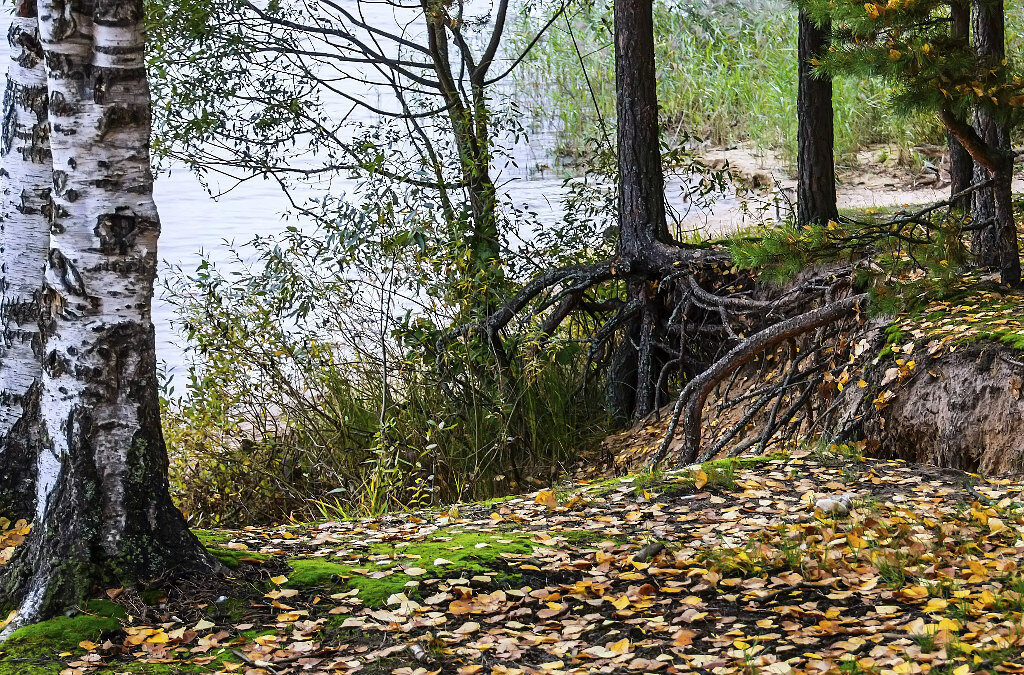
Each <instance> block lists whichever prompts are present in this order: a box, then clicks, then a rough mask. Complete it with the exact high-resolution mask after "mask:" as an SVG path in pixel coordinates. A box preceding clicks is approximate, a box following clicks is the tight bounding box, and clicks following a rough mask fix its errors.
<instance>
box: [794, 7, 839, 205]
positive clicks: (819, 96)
mask: <svg viewBox="0 0 1024 675" xmlns="http://www.w3.org/2000/svg"><path fill="white" fill-rule="evenodd" d="M799 24H800V25H799V36H798V50H797V58H798V59H799V63H800V65H799V78H800V79H799V84H798V90H797V120H798V128H797V146H798V147H797V174H798V177H797V221H798V222H799V223H800V224H801V225H806V224H809V223H823V222H827V221H829V220H833V219H835V218H837V217H838V216H839V211H838V210H837V209H836V169H835V161H834V159H833V157H832V149H833V142H834V139H833V134H834V131H833V128H832V80H831V79H829V78H823V77H816V76H815V75H814V73H813V69H814V64H813V63H812V59H814V58H815V57H817V56H818V55H819V54H821V53H822V52H823V51H824V50H826V49H828V40H829V33H830V32H831V31H830V29H829V27H828V26H822V27H818V26H816V25H815V24H814V22H813V21H812V20H811V19H810V17H808V16H807V15H806V14H805V13H804V12H803V11H801V12H800V16H799Z"/></svg>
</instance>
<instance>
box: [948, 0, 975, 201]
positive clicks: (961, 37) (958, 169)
mask: <svg viewBox="0 0 1024 675" xmlns="http://www.w3.org/2000/svg"><path fill="white" fill-rule="evenodd" d="M970 30H971V8H970V5H969V4H968V3H967V2H953V3H951V5H950V36H951V37H952V38H953V39H954V40H957V41H961V42H962V43H963V45H964V46H967V45H968V44H969V40H970ZM946 138H947V147H948V148H949V181H950V185H949V194H950V195H956V194H959V193H961V192H963V191H964V190H966V189H967V188H969V187H970V186H971V183H973V181H974V160H973V159H972V158H971V154H970V153H969V152H967V150H966V149H965V148H964V146H963V145H961V143H960V141H959V140H957V138H956V135H955V134H953V133H952V132H949V133H947V134H946ZM970 201H971V200H970V197H969V196H964V197H961V198H960V200H959V201H958V202H956V203H955V204H954V206H956V207H957V208H961V209H964V210H967V209H969V208H970Z"/></svg>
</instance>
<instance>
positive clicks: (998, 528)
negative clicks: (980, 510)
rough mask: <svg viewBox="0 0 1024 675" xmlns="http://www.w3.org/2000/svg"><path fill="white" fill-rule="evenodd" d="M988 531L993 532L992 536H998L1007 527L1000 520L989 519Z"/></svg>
mask: <svg viewBox="0 0 1024 675" xmlns="http://www.w3.org/2000/svg"><path fill="white" fill-rule="evenodd" d="M988 529H989V530H991V531H992V534H998V533H1000V532H1002V531H1003V530H1005V529H1006V525H1004V524H1003V521H1002V520H1000V519H999V518H989V519H988Z"/></svg>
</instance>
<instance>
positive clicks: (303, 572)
mask: <svg viewBox="0 0 1024 675" xmlns="http://www.w3.org/2000/svg"><path fill="white" fill-rule="evenodd" d="M367 552H368V553H369V555H370V556H373V557H379V558H382V560H380V561H378V562H377V563H372V562H368V563H365V564H356V565H352V564H347V563H339V562H333V561H330V560H326V559H323V558H297V559H294V560H290V561H288V564H289V566H291V568H292V571H291V573H290V574H289V575H288V582H287V584H286V585H287V586H290V587H293V588H313V587H332V586H334V585H338V584H344V586H345V587H346V588H356V589H359V598H360V599H361V600H362V601H363V603H364V604H365V605H367V606H370V607H374V606H380V605H383V604H384V603H385V602H386V601H387V599H388V597H389V596H390V595H392V594H393V593H401V592H406V591H407V590H408V589H407V588H406V585H407V584H408V583H409V582H410V581H413V580H414V579H415V578H419V579H423V578H438V577H442V576H443V577H449V576H452V575H460V574H493V573H494V572H495V571H496V565H495V564H494V563H495V562H496V561H498V560H500V559H501V557H502V556H503V555H504V554H507V553H516V554H527V555H528V554H530V553H532V552H533V547H532V545H531V544H530V537H529V536H527V535H524V534H521V533H501V532H494V533H492V532H467V531H449V530H445V531H443V532H438V533H435V534H434V535H432V536H430V537H427V538H426V539H423V540H420V541H412V542H410V543H408V544H406V543H405V542H401V543H400V544H398V545H389V544H374V545H373V546H370V547H369V549H368V551H367ZM384 556H386V558H384ZM438 559H444V560H446V561H448V562H446V563H443V564H441V565H435V564H434V562H435V561H436V560H438ZM411 567H418V568H421V569H424V570H426V571H427V574H425V575H422V576H418V577H412V576H409V575H408V574H405V573H404V572H402V571H401V570H402V569H403V568H411ZM356 570H365V572H357V571H356ZM374 573H376V574H382V575H383V576H379V577H378V578H373V577H371V576H370V575H371V574H374Z"/></svg>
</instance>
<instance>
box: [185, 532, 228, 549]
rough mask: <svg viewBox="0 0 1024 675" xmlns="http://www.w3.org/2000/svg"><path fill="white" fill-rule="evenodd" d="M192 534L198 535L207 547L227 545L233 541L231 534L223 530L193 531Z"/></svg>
mask: <svg viewBox="0 0 1024 675" xmlns="http://www.w3.org/2000/svg"><path fill="white" fill-rule="evenodd" d="M192 534H194V535H196V537H197V538H198V539H199V541H201V542H203V544H204V545H205V546H210V545H211V544H212V545H216V544H226V543H228V542H229V541H231V539H232V533H231V532H224V531H221V530H192Z"/></svg>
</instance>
